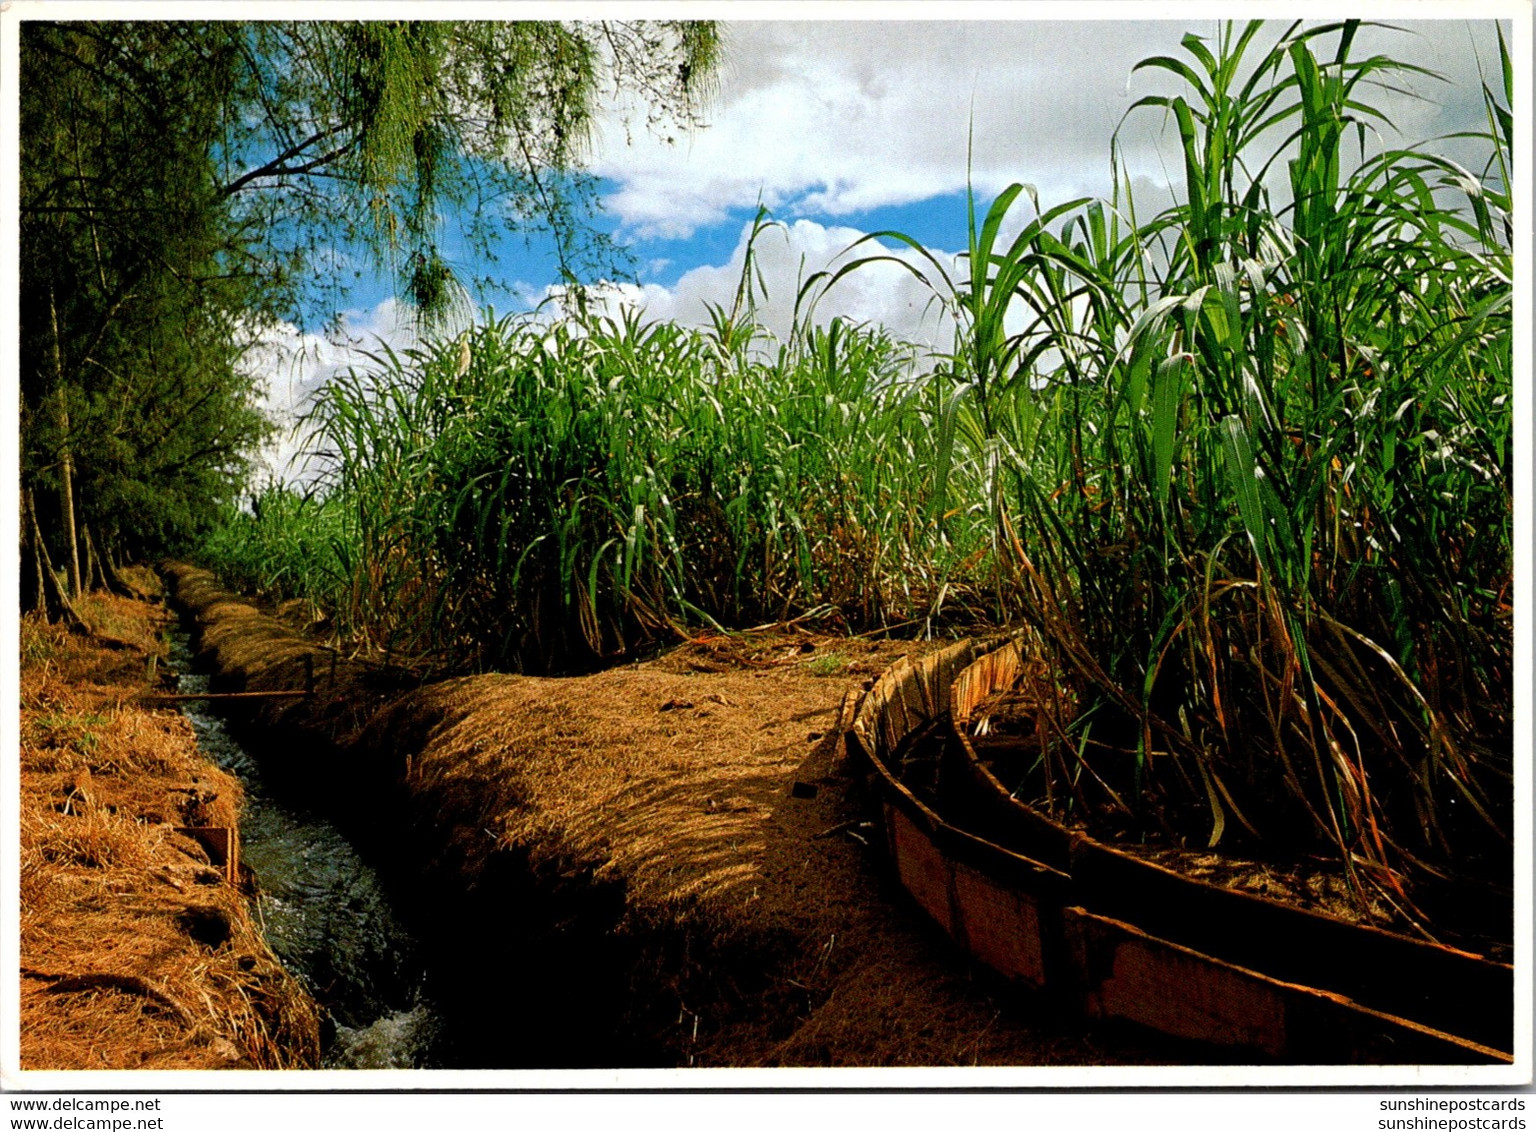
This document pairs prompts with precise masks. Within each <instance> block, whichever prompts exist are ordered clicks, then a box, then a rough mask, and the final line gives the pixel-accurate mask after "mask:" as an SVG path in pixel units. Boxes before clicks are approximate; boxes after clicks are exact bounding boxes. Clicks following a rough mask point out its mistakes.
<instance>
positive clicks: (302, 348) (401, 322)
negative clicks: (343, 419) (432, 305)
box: [245, 299, 416, 482]
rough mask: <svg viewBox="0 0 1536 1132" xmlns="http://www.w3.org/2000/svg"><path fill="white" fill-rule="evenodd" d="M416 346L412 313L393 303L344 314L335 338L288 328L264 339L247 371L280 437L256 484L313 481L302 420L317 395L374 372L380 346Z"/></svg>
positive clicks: (265, 455)
mask: <svg viewBox="0 0 1536 1132" xmlns="http://www.w3.org/2000/svg"><path fill="white" fill-rule="evenodd" d="M415 341H416V335H415V328H414V322H413V318H412V311H411V310H410V308H409V307H406V306H404V305H403V304H401V303H399V302H398V301H397V300H395V299H385V300H384V301H383V302H382V303H380V304H379V305H378V306H376V307H374V308H373V309H372V310H370V311H359V310H354V311H347V312H345V313H344V314H343V316H342V320H341V325H340V327H339V328H338V329H337V331H336V332H335V333H334V334H316V333H314V332H306V331H300V330H299V328H298V327H296V326H294V325H293V324H291V323H286V322H285V323H280V324H278V325H277V326H275V327H273V328H272V329H270V330H268V331H267V332H266V333H265V334H263V335H262V336H261V338H260V340H259V341H258V342H257V343H256V344H255V345H254V346H253V347H252V348H251V350H250V351H249V352H248V353H247V354H246V358H245V367H246V370H247V372H250V373H253V374H258V375H260V376H261V377H263V378H264V379H265V381H266V383H267V389H266V404H265V406H264V408H265V409H266V411H267V412H268V414H270V415H271V417H272V419H273V420H274V421H275V422H276V423H277V427H278V433H277V436H276V438H275V440H274V442H273V443H272V445H271V446H270V447H269V448H268V449H267V450H266V451H265V452H263V453H262V455H261V465H262V468H261V469H260V470H258V472H257V478H258V479H260V478H263V477H264V476H265V475H271V476H275V477H277V478H279V479H284V480H287V481H289V482H302V481H306V480H309V479H312V478H313V477H314V476H315V475H316V474H317V473H318V470H319V469H318V468H316V467H312V466H309V465H308V464H307V463H306V461H305V459H304V436H303V435H302V433H303V427H302V419H303V416H304V414H305V413H307V412H308V411H309V409H310V408H311V407H312V403H313V398H314V396H315V394H316V393H317V392H318V391H319V390H320V389H321V388H322V387H323V386H324V385H325V384H326V383H327V382H328V381H330V380H331V378H333V377H334V376H335V375H336V374H338V373H341V372H343V371H345V370H347V369H348V368H350V367H356V368H359V369H363V368H366V367H368V366H370V365H371V364H372V362H371V360H370V358H369V357H368V355H369V354H371V353H378V352H379V351H380V349H381V346H383V345H387V346H389V347H390V348H391V349H394V350H396V351H400V350H405V349H409V348H410V347H411V346H412V345H413V344H414V343H415Z"/></svg>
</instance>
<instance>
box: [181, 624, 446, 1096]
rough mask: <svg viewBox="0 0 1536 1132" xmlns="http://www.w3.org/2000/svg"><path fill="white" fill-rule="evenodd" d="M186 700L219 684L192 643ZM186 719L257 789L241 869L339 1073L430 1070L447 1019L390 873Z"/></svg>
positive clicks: (225, 735)
mask: <svg viewBox="0 0 1536 1132" xmlns="http://www.w3.org/2000/svg"><path fill="white" fill-rule="evenodd" d="M171 663H172V665H173V666H174V667H175V670H176V671H178V672H180V673H181V674H182V675H181V676H180V678H179V680H178V687H179V690H181V691H183V692H202V691H206V690H207V688H208V677H207V676H204V675H200V674H195V673H193V672H192V671H191V668H192V654H191V648H190V643H189V637H188V634H187V633H186V632H184V631H179V630H178V631H177V632H176V633H175V634H174V635H173V637H172V640H171ZM183 710H184V714H185V715H186V717H187V719H188V720H189V721H190V722H191V724H192V728H193V730H194V731H195V732H196V733H197V741H198V746H199V747H200V748H201V749H202V751H203V753H204V754H205V755H207V757H208V758H209V759H211V760H212V761H213V762H215V763H217V764H218V765H219V766H221V767H223V768H224V769H225V770H227V771H229V772H230V773H232V774H234V775H236V776H237V777H238V778H239V779H240V780H241V782H242V783H243V784H244V786H245V806H244V809H243V810H242V812H241V817H240V839H241V844H240V851H241V859H242V861H244V862H245V863H246V864H247V865H249V866H250V867H251V868H252V869H253V870H254V872H255V874H256V881H257V886H258V892H257V896H256V910H257V914H258V918H259V920H260V921H261V923H262V926H263V928H264V930H265V932H266V937H267V941H268V942H269V943H270V944H271V946H272V950H273V951H275V952H276V953H277V955H278V957H279V958H280V959H281V960H282V961H283V964H284V965H285V966H286V967H287V968H288V969H289V970H290V971H292V972H293V973H294V974H295V975H297V976H298V977H299V978H300V979H302V980H303V981H304V983H305V984H306V985H307V986H308V988H309V990H310V993H311V994H313V995H314V997H315V999H316V1001H318V1002H319V1003H320V1004H321V1006H323V1007H324V1008H325V1009H326V1011H327V1012H328V1014H329V1016H330V1023H331V1024H330V1025H327V1026H326V1027H325V1030H324V1032H323V1042H324V1048H323V1063H324V1067H325V1068H328V1069H349V1068H351V1069H422V1068H430V1067H433V1066H434V1065H435V1064H436V1063H437V1058H436V1056H435V1052H436V1050H437V1049H438V1048H439V1047H440V1046H441V1045H442V1036H443V1035H442V1030H443V1028H442V1026H441V1023H440V1019H439V1015H438V1011H437V1010H436V1008H435V1007H434V1005H433V1004H432V1003H431V1001H430V1000H429V999H428V998H427V996H426V995H425V994H424V992H423V983H424V977H425V975H424V967H423V963H422V960H421V958H420V949H419V947H418V946H417V943H416V941H415V940H414V939H412V937H411V936H410V934H409V933H408V932H407V931H406V930H405V928H404V927H403V926H402V925H401V923H400V919H399V917H398V915H397V914H396V912H395V910H394V908H393V907H392V905H391V901H390V898H389V895H388V893H387V892H386V890H385V888H384V885H383V884H382V882H381V881H380V878H379V876H378V874H377V873H376V872H375V871H374V870H373V869H372V868H370V867H369V866H368V865H367V864H366V863H365V862H364V861H363V859H362V858H361V857H360V856H359V854H358V853H357V851H356V849H355V848H354V847H353V846H352V844H351V843H350V842H349V841H348V840H347V839H346V838H345V837H343V836H342V834H341V833H340V832H339V831H338V830H337V829H336V827H335V826H333V825H332V824H331V823H330V822H328V821H326V820H325V819H324V818H322V817H320V816H318V815H317V814H315V813H312V812H310V811H308V810H307V809H306V808H305V807H304V806H303V804H302V802H301V801H300V800H297V799H294V798H292V797H288V796H284V797H282V798H278V797H275V796H274V794H273V792H272V791H271V790H269V789H268V788H267V786H266V784H265V783H264V782H263V780H262V774H261V768H260V765H259V762H258V760H257V759H256V758H255V757H254V755H253V753H252V752H250V751H247V750H246V749H245V748H244V747H242V746H241V745H240V743H239V742H238V741H237V740H236V739H235V738H234V736H232V735H231V734H230V733H229V731H228V729H227V728H226V727H225V723H224V720H223V719H222V718H221V717H220V716H219V715H218V714H217V713H216V712H215V711H214V710H213V709H212V708H211V707H210V706H209V705H207V704H205V703H199V702H197V701H192V702H190V703H189V704H188V705H187V706H186V707H185V708H184V709H183Z"/></svg>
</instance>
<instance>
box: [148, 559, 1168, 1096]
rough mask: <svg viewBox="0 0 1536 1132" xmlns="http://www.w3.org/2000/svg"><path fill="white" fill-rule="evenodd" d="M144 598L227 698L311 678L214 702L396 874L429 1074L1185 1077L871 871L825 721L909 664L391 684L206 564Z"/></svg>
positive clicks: (839, 750) (691, 659) (660, 664)
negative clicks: (1090, 1024) (1044, 996)
mask: <svg viewBox="0 0 1536 1132" xmlns="http://www.w3.org/2000/svg"><path fill="white" fill-rule="evenodd" d="M169 577H170V580H171V583H172V589H173V593H174V595H175V598H176V600H177V601H178V602H179V603H180V604H182V606H183V607H184V608H186V609H187V610H188V611H189V612H190V613H191V614H192V615H193V616H194V617H195V618H196V620H197V622H198V626H199V634H198V636H199V642H200V646H201V653H202V656H203V658H204V659H205V661H206V662H207V663H208V664H210V665H211V667H212V668H213V670H214V671H215V672H216V673H217V674H219V675H220V676H221V678H222V680H223V683H224V686H225V687H226V688H228V689H229V690H245V691H262V690H266V691H271V690H284V689H299V688H304V687H305V686H306V684H309V685H310V686H312V688H313V694H312V695H311V696H308V697H304V698H294V699H283V698H274V699H267V700H250V701H235V702H236V703H245V704H247V705H249V706H247V707H245V708H244V709H243V710H245V711H247V712H248V713H249V715H250V717H251V719H252V722H253V723H254V724H255V725H257V726H258V727H259V728H261V732H262V734H263V735H264V736H265V737H266V739H267V742H266V750H267V752H268V754H269V756H270V758H271V760H272V764H273V766H272V769H273V772H274V773H278V774H281V773H286V776H287V777H288V779H289V780H290V783H297V784H300V785H301V786H302V788H303V789H304V790H306V791H307V792H308V793H309V795H310V796H311V797H315V798H320V797H324V798H326V799H328V800H329V807H330V809H331V811H332V812H333V814H334V815H335V817H336V819H337V820H338V821H340V822H342V823H343V824H345V825H347V826H349V828H350V830H351V831H352V833H353V836H354V837H355V838H357V839H359V840H361V841H363V842H364V843H365V844H369V843H371V844H372V846H373V847H374V849H375V851H376V852H379V853H381V854H384V855H385V856H387V857H388V858H389V860H390V861H391V862H392V866H393V868H392V871H393V873H394V874H395V875H396V876H397V877H400V878H403V879H404V880H405V881H406V882H407V887H408V890H409V892H410V893H411V894H412V896H411V898H410V899H411V901H412V902H413V903H414V906H415V910H416V913H417V918H418V924H419V931H420V932H421V934H428V933H429V938H428V939H427V941H426V942H427V946H428V947H429V949H431V950H433V951H434V953H435V955H434V958H433V970H434V975H433V978H434V979H435V980H436V985H435V986H434V987H433V994H434V997H435V998H436V999H437V1000H438V1001H439V1002H440V1003H441V1004H442V1005H443V1007H444V1009H445V1014H446V1016H447V1021H448V1025H449V1027H450V1028H451V1030H452V1031H453V1034H454V1038H453V1040H452V1043H451V1045H452V1048H451V1050H450V1055H451V1060H452V1062H453V1063H454V1064H458V1065H463V1066H485V1067H498V1068H517V1067H534V1066H584V1065H585V1066H624V1065H630V1066H640V1065H666V1066H711V1065H712V1066H719V1065H731V1066H756V1065H765V1066H772V1065H843V1066H852V1065H957V1064H958V1065H971V1064H1012V1065H1040V1064H1057V1065H1062V1064H1066V1065H1083V1064H1109V1063H1120V1062H1137V1063H1147V1062H1158V1061H1164V1062H1166V1061H1170V1060H1184V1058H1183V1057H1181V1055H1180V1052H1179V1051H1177V1050H1175V1049H1174V1048H1172V1047H1171V1046H1170V1045H1169V1044H1168V1043H1166V1042H1158V1043H1157V1044H1156V1045H1153V1044H1152V1043H1150V1042H1139V1040H1138V1039H1136V1038H1133V1037H1127V1036H1125V1035H1117V1036H1106V1035H1103V1034H1097V1035H1095V1034H1084V1033H1081V1032H1078V1031H1075V1030H1073V1029H1071V1028H1070V1027H1069V1026H1068V1025H1067V1024H1064V1023H1058V1022H1056V1021H1053V1020H1051V1019H1050V1017H1049V1016H1048V1015H1047V1014H1045V1013H1044V1012H1043V1011H1042V1010H1040V1009H1039V1008H1038V1004H1031V1003H1027V1002H1025V1001H1024V1000H1022V999H1020V998H1019V997H1018V996H1017V995H1016V994H1015V992H1013V991H1012V990H1011V989H1010V988H1007V987H1004V986H1002V985H1001V984H1000V983H999V982H997V981H996V980H995V979H994V977H992V976H991V975H989V974H987V973H986V972H984V971H981V970H978V969H976V968H975V967H973V966H972V965H970V964H968V963H967V961H966V960H965V958H964V957H963V956H962V955H961V954H960V953H959V952H958V951H957V950H956V949H954V948H953V947H952V946H951V945H950V944H949V943H948V942H947V941H945V940H944V939H943V938H942V937H940V936H939V934H938V933H937V932H936V931H935V930H934V929H933V928H932V927H931V926H930V925H928V924H927V923H926V922H925V921H923V920H922V919H921V916H920V914H919V913H917V912H916V911H915V910H913V909H910V907H909V905H908V904H907V903H906V901H905V900H904V897H903V896H902V894H901V893H900V892H899V890H898V889H897V887H896V886H895V884H894V882H893V881H892V880H890V879H889V878H888V875H887V873H886V871H885V862H884V861H882V860H881V859H880V856H879V852H878V848H877V846H878V842H877V841H876V840H875V839H873V838H871V837H870V836H869V832H870V831H869V830H868V829H867V828H865V827H863V826H862V825H861V823H863V822H864V821H865V820H866V817H867V816H868V811H867V809H866V806H865V799H864V797H863V795H862V793H861V787H862V768H858V767H854V766H851V765H849V763H848V761H847V759H846V756H845V753H844V749H843V746H842V743H841V726H842V724H843V723H845V722H846V718H845V717H844V715H843V713H844V712H845V711H847V710H848V708H849V706H851V698H850V693H851V692H853V691H856V690H857V689H858V687H859V686H860V684H861V683H862V682H863V681H865V680H866V679H867V678H868V677H869V676H871V675H873V674H874V673H875V672H878V671H879V670H881V669H883V668H884V667H885V666H886V665H887V664H889V663H890V662H891V661H893V660H894V659H895V658H896V657H897V656H898V655H900V654H901V653H902V652H903V651H905V650H908V649H911V648H913V647H914V646H912V645H911V644H893V643H882V644H878V645H876V644H872V643H870V642H863V641H844V640H837V639H834V638H818V637H814V636H809V635H805V634H780V635H778V636H776V637H760V638H753V639H748V640H742V639H739V638H732V639H716V640H714V641H709V642H703V643H698V644H692V645H687V646H684V647H682V648H680V649H677V650H675V651H673V652H671V653H669V654H667V655H666V656H664V657H662V658H660V659H657V660H654V661H650V662H646V663H643V664H635V665H630V666H627V667H625V668H621V669H615V670H610V671H608V672H603V673H598V674H595V675H591V676H584V677H573V678H567V679H534V678H527V677H517V676H507V675H487V676H478V677H466V678H459V679H454V680H448V681H444V682H441V683H438V684H435V685H431V686H428V687H424V688H419V689H416V690H402V689H401V688H400V687H399V686H398V682H397V681H392V679H391V678H390V676H389V674H387V673H385V672H382V671H379V670H370V669H368V668H365V667H362V666H359V665H356V664H352V663H349V662H347V661H345V660H337V659H336V658H334V656H333V655H332V654H329V653H327V652H326V651H325V650H323V649H321V648H319V647H318V646H316V645H313V644H310V643H307V642H306V641H305V640H304V639H303V638H302V637H301V636H300V635H299V634H298V633H297V632H295V631H294V630H292V629H290V628H288V627H286V626H285V625H283V624H282V623H280V622H278V621H276V620H274V619H272V618H270V617H267V616H265V615H263V614H261V613H260V612H259V611H258V610H256V609H255V608H254V607H253V606H252V605H250V604H249V603H247V602H244V601H242V600H241V599H239V598H236V597H234V596H233V595H230V594H228V593H227V592H225V591H224V590H222V589H221V588H220V587H219V585H218V583H217V582H216V580H215V579H214V578H213V577H212V576H211V575H209V574H208V573H206V572H204V571H201V570H196V569H193V568H190V567H184V566H177V567H174V568H172V569H171V570H170V573H169ZM306 658H307V659H306ZM871 842H873V844H871Z"/></svg>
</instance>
